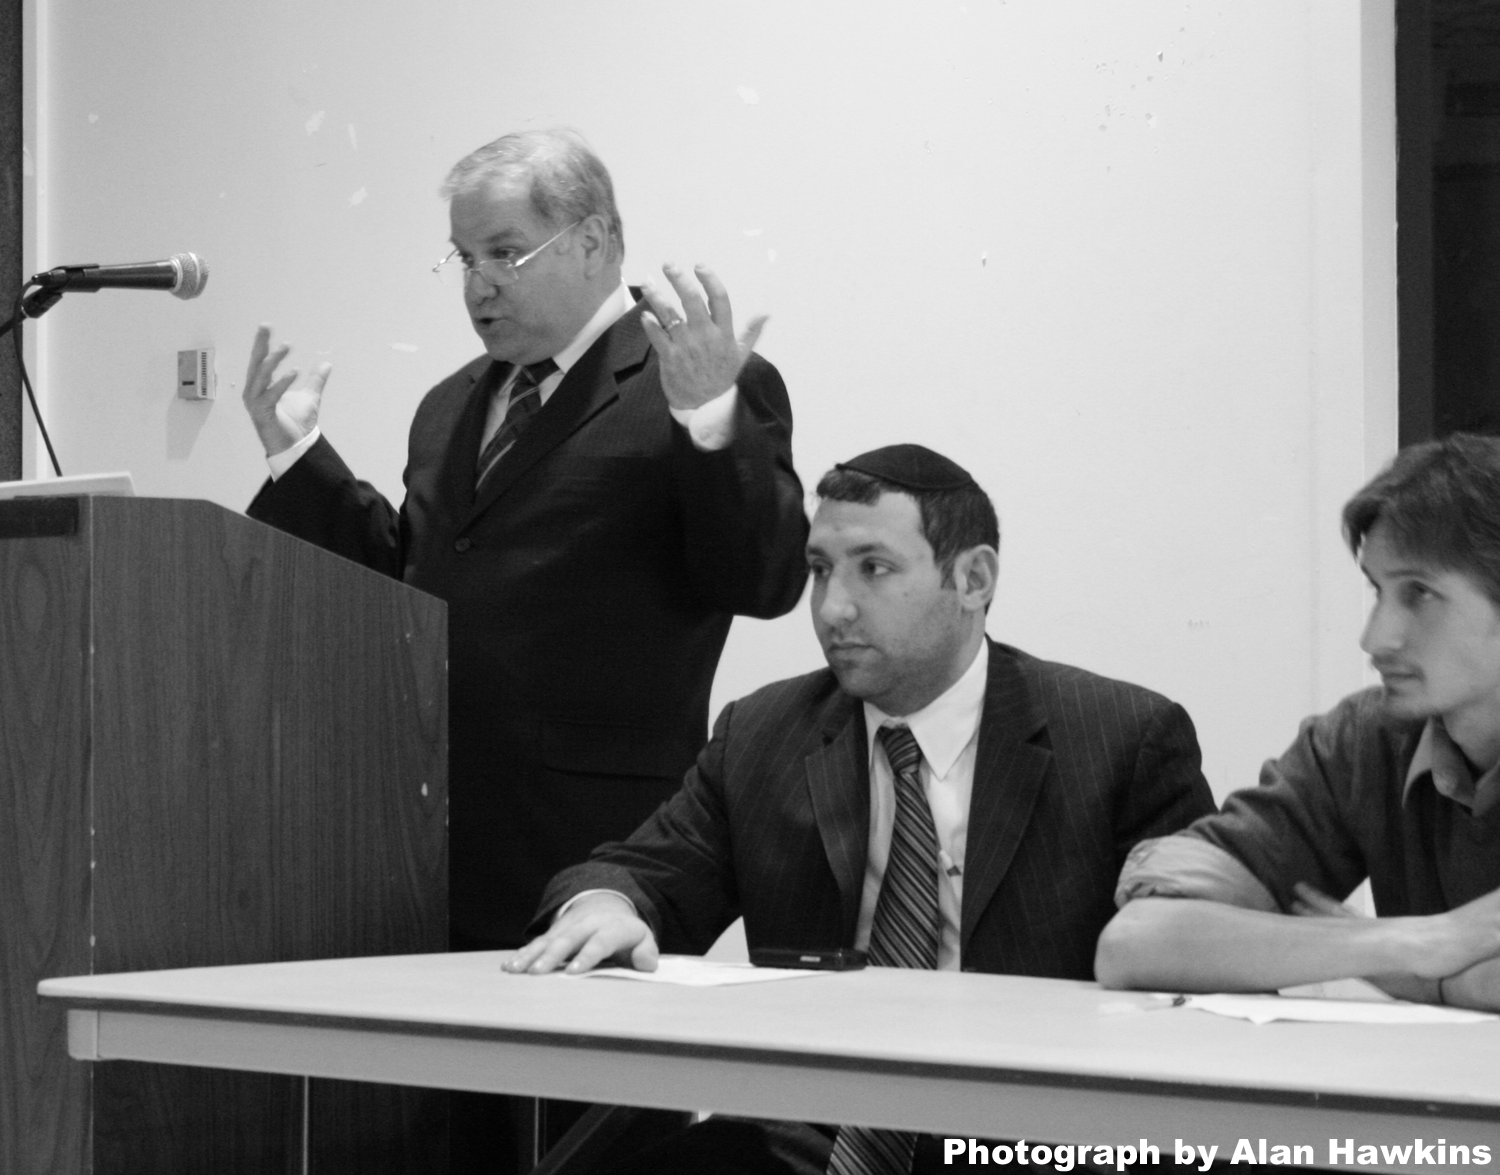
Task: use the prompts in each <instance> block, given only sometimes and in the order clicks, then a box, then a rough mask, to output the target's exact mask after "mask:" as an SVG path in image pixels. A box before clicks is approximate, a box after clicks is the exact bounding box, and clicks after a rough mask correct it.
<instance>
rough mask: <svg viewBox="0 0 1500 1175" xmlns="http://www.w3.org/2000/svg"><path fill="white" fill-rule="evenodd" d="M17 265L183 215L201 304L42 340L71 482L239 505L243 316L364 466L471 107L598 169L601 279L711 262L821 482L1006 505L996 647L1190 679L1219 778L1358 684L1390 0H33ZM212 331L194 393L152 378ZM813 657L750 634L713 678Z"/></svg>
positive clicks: (804, 645) (1386, 329)
mask: <svg viewBox="0 0 1500 1175" xmlns="http://www.w3.org/2000/svg"><path fill="white" fill-rule="evenodd" d="M31 3H32V7H31V8H30V9H29V15H30V21H31V25H30V27H31V34H30V38H29V45H28V52H29V53H30V54H31V58H30V60H31V64H32V66H33V73H32V74H31V76H32V77H35V78H37V79H38V88H37V93H36V95H35V98H36V101H35V103H34V108H33V119H32V128H33V132H34V133H33V135H32V139H31V143H30V145H29V150H30V152H31V155H32V158H33V162H34V167H35V175H34V177H33V181H32V182H33V184H34V189H33V192H32V193H31V195H32V196H33V200H32V209H33V215H32V226H31V233H30V240H31V244H32V247H33V268H42V267H44V266H49V265H53V264H61V263H70V262H79V261H105V262H108V261H126V260H140V259H145V258H152V257H162V256H167V255H169V254H171V253H173V252H177V251H180V250H184V249H192V250H194V251H196V252H199V253H202V254H203V255H204V256H206V257H207V258H208V259H209V261H210V264H211V266H212V278H211V280H210V282H209V285H208V290H207V292H206V294H205V295H204V296H203V297H202V298H200V299H199V300H197V301H195V302H191V303H178V302H176V301H173V300H171V299H167V298H164V297H162V296H160V295H157V294H134V293H121V292H105V293H101V294H98V295H80V296H71V297H69V298H67V299H65V300H64V302H63V303H62V304H61V305H59V306H58V307H57V308H56V309H55V310H53V311H52V313H51V314H50V315H49V316H48V317H47V318H45V319H43V320H42V322H41V323H40V324H39V326H38V327H37V328H29V329H32V331H33V336H34V337H33V340H32V342H33V346H34V363H35V366H36V368H37V371H38V374H39V376H40V377H41V382H42V385H43V387H42V390H43V392H44V395H45V397H46V407H45V411H46V413H47V415H48V418H49V420H50V422H51V423H52V425H53V431H54V439H55V441H56V443H57V446H58V449H59V453H60V456H61V459H62V461H63V463H64V470H65V472H84V471H91V470H109V469H116V468H129V469H131V470H132V471H133V472H134V474H135V476H136V482H137V486H138V489H139V490H140V492H143V493H147V494H159V495H190V496H197V497H204V498H210V499H213V500H215V501H218V502H221V503H223V504H225V505H228V506H232V507H235V508H243V506H244V504H245V503H246V502H247V501H248V500H249V498H250V496H251V495H252V493H253V492H254V489H255V487H256V485H257V483H258V482H259V481H260V479H261V477H262V476H263V474H264V466H263V463H262V461H261V459H260V456H259V452H258V449H257V445H256V442H255V438H254V435H253V433H252V432H251V430H250V428H249V425H248V423H247V422H246V421H245V419H244V416H243V412H242V410H241V408H240V406H239V404H238V401H237V393H238V388H239V384H240V381H241V378H242V374H243V368H244V362H245V356H246V353H247V351H248V345H249V341H250V336H251V333H252V331H253V329H254V326H255V324H256V323H257V322H259V321H261V320H262V319H266V320H269V321H271V322H273V323H274V324H275V325H276V327H277V329H278V332H279V333H280V334H282V335H284V336H286V337H287V338H289V339H291V340H293V341H294V342H295V343H297V344H298V351H297V355H298V356H299V357H300V358H301V359H302V360H303V362H304V364H310V363H311V362H312V361H313V360H314V359H319V358H327V359H330V360H332V362H333V363H334V365H335V372H334V377H333V380H332V382H331V383H330V384H329V389H328V393H327V397H326V401H325V405H326V406H325V413H324V424H325V427H326V430H327V432H328V434H329V436H330V437H331V439H332V440H333V441H334V442H335V443H336V444H337V445H338V447H339V448H340V450H341V451H342V452H343V453H344V455H345V456H346V458H347V459H348V460H349V461H350V463H351V465H353V467H354V468H355V469H356V470H358V471H360V472H361V473H362V474H363V475H364V476H366V477H368V478H370V479H371V480H372V481H374V482H375V483H376V484H377V485H378V486H380V487H381V488H382V489H383V490H384V491H385V492H386V493H387V494H389V495H392V496H395V497H399V494H400V471H401V465H402V460H403V455H404V438H405V431H406V426H407V423H408V421H409V419H410V416H411V413H412V411H413V409H414V407H415V405H416V403H417V401H418V399H419V398H420V396H421V395H422V393H423V391H424V390H425V389H426V388H427V387H428V386H429V385H431V384H432V383H433V382H435V381H436V380H437V379H439V378H440V377H441V376H443V375H444V374H446V373H447V372H448V371H450V370H452V369H453V368H455V367H457V366H458V365H460V364H461V363H463V362H465V361H466V360H467V359H468V358H470V357H471V356H472V355H474V354H476V353H477V351H478V347H477V345H476V341H475V340H474V339H473V338H472V336H471V334H470V332H469V330H468V327H467V323H466V320H465V318H464V315H463V313H462V311H461V308H460V307H459V306H458V305H457V304H456V303H455V301H454V297H453V295H452V294H451V293H450V292H448V291H445V290H443V289H441V288H439V287H438V285H437V282H436V279H434V278H432V277H431V276H430V275H429V274H428V273H427V268H428V267H429V266H430V265H431V264H432V263H433V262H434V261H436V260H437V259H438V257H439V256H440V255H441V254H442V253H443V252H444V251H445V248H446V246H445V238H446V236H447V225H446V216H445V208H444V206H443V205H442V203H441V202H440V201H439V200H438V199H437V197H436V194H435V192H436V188H437V185H438V184H439V182H440V181H441V179H442V176H443V174H444V173H445V171H446V169H447V167H448V166H449V165H450V164H451V163H452V162H453V161H454V160H455V159H457V158H458V157H459V156H460V155H462V154H464V153H465V152H467V151H468V150H469V149H471V148H473V147H474V146H477V145H478V144H480V143H482V142H484V141H486V140H488V139H489V138H492V137H494V136H495V135H498V134H500V133H503V132H505V131H507V130H511V129H516V128H522V127H528V126H545V125H552V124H558V123H563V124H570V125H573V126H575V127H577V128H579V129H581V130H582V131H584V133H585V134H587V135H588V136H589V138H590V139H591V141H592V142H593V144H594V145H595V147H596V148H597V149H598V151H599V152H600V154H601V155H602V156H603V158H604V159H605V160H606V161H607V162H608V163H609V164H610V166H611V167H612V169H613V172H614V177H615V182H616V187H617V192H618V196H619V199H620V204H621V210H622V213H623V216H624V221H625V228H626V240H627V244H628V250H629V252H628V258H627V277H628V278H631V279H639V278H641V277H644V276H646V275H648V274H650V273H652V272H653V270H654V268H655V267H656V266H657V265H659V263H660V262H661V261H662V260H664V259H667V258H672V259H676V260H679V261H682V262H685V263H692V262H694V261H697V260H706V261H709V262H710V263H712V264H714V265H715V266H716V268H717V269H718V270H719V272H720V273H721V275H722V276H723V277H724V278H725V281H726V283H727V284H728V286H729V288H730V291H731V293H732V295H733V297H734V301H735V305H736V307H737V308H738V309H739V310H741V311H742V312H745V313H748V312H751V311H757V310H765V311H769V312H770V313H771V314H772V321H771V324H770V326H769V328H768V330H767V332H766V334H765V336H764V338H763V342H762V347H761V350H762V351H763V353H764V354H766V355H767V357H769V358H770V359H771V360H772V361H774V362H776V363H777V364H778V365H779V366H780V367H781V369H782V372H783V373H784V375H785V376H786V379H787V383H788V385H789V387H790V389H791V392H792V397H793V403H794V407H795V411H796V416H797V434H796V456H797V464H798V468H799V470H800V472H801V473H802V476H803V479H804V481H805V482H807V483H808V484H809V486H811V484H812V483H813V482H814V481H815V480H816V479H817V476H818V475H819V473H820V472H821V471H823V470H824V469H825V468H827V467H828V466H829V465H830V464H831V463H832V462H833V461H835V460H838V459H840V458H842V457H845V456H849V455H852V454H853V453H856V452H859V451H861V450H863V449H866V448H870V447H872V446H875V445H878V444H883V443H887V442H891V441H896V440H915V441H921V442H923V443H926V444H929V445H931V446H933V447H934V448H937V449H939V450H941V451H943V452H945V453H947V454H949V455H950V456H952V457H954V458H955V459H957V460H958V461H960V462H962V463H963V464H965V465H966V466H968V467H969V468H970V469H971V470H972V471H973V472H974V474H975V475H976V477H977V478H978V479H979V481H980V483H981V484H982V485H984V486H985V487H986V488H987V489H988V490H989V491H990V493H991V494H992V495H993V496H994V498H995V499H996V502H997V505H998V507H999V510H1000V514H1001V522H1002V529H1003V534H1004V540H1003V549H1002V555H1001V559H1002V585H1001V594H1000V600H999V603H998V606H997V607H996V609H995V610H994V612H993V614H992V618H991V624H990V628H991V631H992V633H993V634H994V635H996V636H998V637H1000V638H1002V639H1007V640H1011V641H1013V642H1015V643H1017V644H1020V645H1022V646H1023V647H1025V648H1028V649H1030V650H1031V651H1033V652H1036V653H1039V654H1041V655H1044V656H1048V657H1053V658H1056V659H1059V660H1067V661H1072V662H1075V663H1078V664H1081V665H1084V666H1087V667H1090V668H1094V669H1097V670H1100V671H1103V672H1107V673H1111V674H1114V675H1118V676H1123V677H1127V678H1131V679H1134V680H1138V681H1141V682H1144V683H1146V684H1149V685H1152V686H1154V687H1156V688H1158V689H1161V690H1162V691H1164V692H1166V693H1168V694H1171V695H1172V696H1174V697H1176V698H1178V699H1180V700H1181V701H1183V702H1184V703H1185V704H1186V705H1187V706H1188V707H1189V709H1190V711H1191V712H1192V714H1193V715H1194V717H1195V719H1196V720H1197V722H1198V725H1199V728H1200V734H1201V737H1202V742H1203V746H1204V751H1205V757H1206V769H1207V772H1208V775H1209V778H1210V780H1211V782H1212V783H1213V784H1214V787H1215V789H1216V791H1218V792H1220V793H1222V792H1223V791H1225V790H1227V789H1228V788H1229V787H1231V786H1238V785H1242V784H1245V783H1247V782H1251V781H1252V780H1253V777H1254V771H1255V768H1256V766H1257V765H1258V763H1259V761H1260V760H1261V759H1262V758H1263V757H1265V756H1266V755H1268V754H1271V753H1275V752H1277V751H1279V750H1280V749H1281V747H1282V746H1283V745H1284V744H1285V743H1287V742H1288V741H1289V740H1290V738H1291V736H1292V733H1293V730H1294V726H1295V723H1296V721H1297V720H1298V718H1300V717H1301V716H1302V715H1303V714H1305V713H1307V712H1309V711H1311V710H1313V709H1315V708H1319V707H1322V706H1325V705H1327V704H1329V703H1330V702H1331V701H1333V700H1334V699H1336V698H1337V697H1338V696H1340V695H1341V694H1343V693H1345V692H1347V691H1348V690H1350V689H1353V688H1356V687H1357V686H1358V685H1359V684H1361V680H1362V676H1361V675H1362V671H1361V657H1360V654H1359V652H1358V649H1357V648H1356V646H1355V639H1356V637H1357V634H1358V629H1359V624H1360V618H1361V617H1360V614H1361V611H1362V608H1363V598H1362V592H1361V588H1360V586H1359V581H1358V577H1357V573H1356V572H1355V570H1354V569H1353V567H1352V565H1351V564H1350V562H1349V560H1348V558H1347V556H1346V555H1345V554H1344V553H1343V552H1342V551H1341V550H1340V549H1339V546H1338V536H1337V510H1338V506H1339V504H1340V503H1341V502H1342V500H1343V499H1344V498H1345V497H1347V496H1348V494H1349V493H1351V492H1352V491H1353V490H1354V489H1355V488H1356V487H1357V486H1358V485H1359V484H1360V483H1361V482H1362V481H1363V480H1364V479H1365V478H1366V476H1367V475H1368V474H1369V473H1370V472H1373V464H1372V463H1376V462H1378V461H1379V460H1381V459H1382V458H1383V457H1384V456H1386V455H1387V454H1388V453H1389V452H1390V450H1391V448H1392V445H1393V443H1394V421H1395V387H1394V370H1395V354H1394V259H1393V250H1392V248H1391V246H1392V243H1393V242H1392V237H1393V228H1394V113H1393V109H1392V102H1391V80H1390V79H1391V76H1392V62H1391V60H1390V56H1391V42H1392V36H1393V34H1392V29H1391V0H1367V2H1366V3H1363V4H1361V3H1359V2H1358V0H1314V2H1312V3H1309V2H1308V0H1222V2H1188V3H1184V2H1183V0H1132V2H1131V3H1128V4H1126V3H1120V2H1119V0H1067V2H1065V3H1061V2H1058V0H1009V2H1005V0H967V2H966V3H951V2H938V0H908V2H897V0H861V2H857V3H856V2H853V0H841V2H833V0H763V2H762V3H760V4H757V5H753V6H752V5H745V4H730V3H719V2H713V0H648V2H647V3H644V4H629V5H627V4H623V3H608V2H605V0H552V2H550V3H547V4H529V5H515V4H487V5H478V4H469V3H455V2H454V0H434V2H433V3H430V4H426V5H417V4H411V3H409V2H407V0H402V2H400V3H397V2H394V0H365V2H363V3H360V4H358V5H356V4H352V3H340V2H338V0H297V2H296V3H289V2H286V0H269V2H267V3H264V4H259V5H249V6H245V5H241V6H235V5H219V4H208V3H203V2H201V0H200V2H197V3H195V2H193V0H136V2H135V3H132V4H129V5H118V4H102V3H89V2H86V0H31ZM190 346H214V347H216V348H217V349H218V356H219V360H218V370H219V376H220V381H221V386H220V394H221V398H220V400H219V401H218V402H217V403H215V404H213V405H210V406H204V405H193V404H188V403H184V402H180V401H177V400H175V399H174V398H173V381H174V375H175V369H174V354H175V352H176V351H177V350H178V349H179V348H185V347H190ZM818 663H820V657H819V654H818V652H817V648H816V644H815V643H814V641H813V640H812V637H811V632H810V628H809V625H808V622H807V618H806V614H805V611H803V610H801V609H799V610H798V611H797V612H796V613H795V614H794V615H793V616H792V617H789V618H786V619H784V620H782V621H778V622H774V623H770V624H758V623H754V622H749V621H739V622H737V624H736V628H735V632H734V634H733V635H732V637H731V643H730V649H729V651H728V653H727V654H726V658H725V661H724V664H723V666H722V668H721V672H720V681H719V686H718V689H717V691H716V693H717V695H718V697H719V700H723V699H725V698H728V697H731V696H733V695H735V694H737V693H740V692H743V691H744V690H746V689H749V688H751V687H752V686H754V685H756V684H759V683H760V682H762V681H764V680H767V679H770V678H772V677H777V676H784V675H787V674H790V673H794V672H800V671H802V670H805V669H807V668H811V667H813V666H815V665H817V664H818Z"/></svg>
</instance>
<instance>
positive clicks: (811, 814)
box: [533, 642, 1214, 979]
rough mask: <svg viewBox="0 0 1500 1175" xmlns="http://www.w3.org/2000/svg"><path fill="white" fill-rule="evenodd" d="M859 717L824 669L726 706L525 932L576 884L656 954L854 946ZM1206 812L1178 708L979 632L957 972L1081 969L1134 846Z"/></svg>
mask: <svg viewBox="0 0 1500 1175" xmlns="http://www.w3.org/2000/svg"><path fill="white" fill-rule="evenodd" d="M866 755H867V751H866V736H865V722H864V708H863V706H862V705H861V703H860V702H859V701H858V700H856V699H855V698H852V697H850V696H849V695H848V694H845V693H844V692H843V691H842V690H840V689H839V687H838V683H837V681H836V680H835V678H834V676H833V674H832V672H831V671H829V670H826V669H825V670H821V671H819V672H817V673H812V674H808V675H807V676H806V677H798V678H793V679H791V680H790V681H783V682H778V683H776V684H775V685H770V686H767V687H766V688H765V689H762V690H760V691H758V692H756V693H754V694H751V695H750V696H749V697H747V698H744V699H742V700H740V701H738V702H735V703H734V704H732V705H730V706H728V707H727V708H726V709H725V710H724V713H723V714H722V715H721V716H720V717H719V720H718V723H717V725H716V726H715V729H714V737H713V739H712V741H711V742H710V743H709V745H708V746H707V747H706V748H705V749H704V750H703V752H702V753H701V754H700V755H699V756H698V761H697V763H696V764H695V765H694V767H693V768H692V770H691V771H689V772H688V774H687V778H686V780H685V781H684V783H683V786H682V789H681V790H680V791H679V792H678V793H677V794H676V795H675V796H673V797H672V799H671V800H670V801H669V802H668V803H667V804H665V805H663V806H662V807H661V808H660V809H658V810H657V811H656V812H655V813H654V814H653V815H652V816H651V818H650V819H649V820H648V821H647V822H646V823H645V824H644V825H642V826H641V827H640V828H639V829H637V830H636V832H635V834H634V835H633V836H631V837H630V839H629V840H627V841H625V842H624V843H622V844H610V845H603V846H601V847H600V848H599V849H598V850H597V851H596V852H595V853H594V855H593V857H592V859H591V860H590V861H588V862H587V863H586V864H583V865H579V866H576V867H574V868H572V869H568V870H566V871H564V872H563V873H562V874H561V875H559V876H558V877H557V878H555V879H554V880H553V882H552V884H551V885H549V886H548V887H547V893H546V896H545V897H544V899H543V904H542V909H541V912H540V914H539V916H538V919H537V922H536V923H534V924H533V930H539V929H540V928H541V927H542V926H545V924H546V922H547V920H549V919H550V918H551V916H552V913H553V911H555V909H556V908H557V906H559V905H560V904H561V903H562V902H564V901H566V900H567V899H568V898H569V897H571V896H572V895H573V894H575V893H578V892H580V891H582V890H585V889H594V888H604V889H615V890H619V891H620V892H622V893H625V894H627V895H628V896H629V897H630V898H631V900H633V901H634V902H635V903H636V906H637V908H638V909H639V910H640V911H641V914H642V916H643V917H644V918H645V919H646V921H647V922H648V923H649V924H650V925H651V927H652V929H653V930H654V931H655V932H656V935H657V940H658V942H659V944H660V945H661V948H662V949H663V950H664V951H671V952H682V953H701V952H703V951H704V950H706V949H707V948H708V947H709V946H710V945H711V944H712V943H713V941H714V939H715V938H716V937H717V936H718V935H719V933H720V932H721V931H722V930H723V929H724V928H725V927H726V926H728V925H729V923H730V922H731V921H733V920H734V918H735V917H736V916H737V915H739V914H743V915H744V918H745V936H746V938H747V940H748V941H749V944H750V946H751V947H752V948H753V947H761V946H772V947H782V946H791V947H797V946H806V947H832V946H852V945H853V943H854V934H855V928H856V922H857V920H858V917H859V900H860V890H861V886H862V884H863V879H864V869H865V849H866V843H867V841H868V837H869V787H870V784H869V765H868V762H867V759H866ZM1212 811H1214V802H1213V797H1212V795H1211V794H1210V792H1209V789H1208V784H1207V783H1206V782H1205V781H1204V779H1203V774H1202V772H1201V771H1200V770H1199V753H1198V742H1197V737H1196V736H1195V735H1194V733H1193V724H1192V721H1191V719H1189V718H1188V716H1187V712H1186V711H1185V710H1183V709H1182V707H1181V706H1178V705H1177V704H1175V703H1173V702H1170V701H1168V700H1167V699H1166V698H1164V697H1162V696H1161V695H1160V694H1156V693H1152V692H1151V691H1149V690H1145V689H1142V688H1141V687H1140V686H1135V685H1129V684H1127V683H1125V682H1120V681H1112V680H1110V679H1109V678H1105V677H1099V676H1097V675H1096V674H1093V673H1088V672H1086V671H1084V670H1082V669H1074V668H1072V667H1071V666H1068V665H1058V664H1054V663H1051V662H1047V661H1038V660H1037V659H1035V658H1034V657H1030V656H1028V655H1027V654H1025V653H1023V652H1020V651H1019V650H1017V649H1012V648H1010V647H1008V646H1006V645H1000V644H995V643H993V642H992V643H991V645H990V667H989V680H988V682H987V683H986V686H985V700H984V711H983V716H982V718H981V720H980V728H979V747H978V753H977V756H976V760H975V765H974V788H973V797H972V800H971V802H970V811H969V831H968V842H967V849H966V856H967V860H966V861H965V863H964V878H963V883H964V884H963V911H962V925H961V928H960V934H961V938H960V950H961V958H962V963H963V967H964V969H965V970H972V971H992V972H1005V973H1008V974H1018V975H1044V976H1053V977H1057V978H1068V979H1092V978H1093V960H1094V944H1095V942H1096V940H1097V939H1098V937H1099V932H1100V931H1101V930H1103V929H1104V924H1105V923H1106V922H1108V921H1109V919H1110V917H1111V916H1112V915H1113V914H1114V912H1115V907H1114V901H1113V894H1114V887H1115V879H1116V878H1117V877H1118V875H1119V872H1120V867H1121V865H1122V864H1123V863H1124V861H1125V856H1126V854H1127V853H1128V852H1129V851H1130V848H1131V846H1132V845H1134V844H1135V843H1136V841H1138V840H1140V839H1142V838H1143V837H1148V836H1160V835H1162V834H1163V833H1166V832H1171V831H1174V830H1176V829H1179V828H1183V827H1185V826H1186V825H1187V824H1189V823H1190V822H1191V821H1192V820H1193V819H1195V818H1196V817H1198V816H1201V815H1204V814H1205V813H1209V812H1212Z"/></svg>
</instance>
